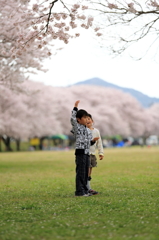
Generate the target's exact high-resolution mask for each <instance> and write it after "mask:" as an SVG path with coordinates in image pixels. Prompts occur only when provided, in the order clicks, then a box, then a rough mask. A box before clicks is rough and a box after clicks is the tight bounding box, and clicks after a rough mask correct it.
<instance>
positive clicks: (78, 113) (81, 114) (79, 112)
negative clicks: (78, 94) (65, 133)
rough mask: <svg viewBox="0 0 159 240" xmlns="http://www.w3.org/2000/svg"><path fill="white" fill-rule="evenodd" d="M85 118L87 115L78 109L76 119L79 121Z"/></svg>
mask: <svg viewBox="0 0 159 240" xmlns="http://www.w3.org/2000/svg"><path fill="white" fill-rule="evenodd" d="M87 116H88V113H87V112H86V111H85V110H83V109H80V110H78V111H77V114H76V118H79V119H81V118H82V117H87Z"/></svg>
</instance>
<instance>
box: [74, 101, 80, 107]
mask: <svg viewBox="0 0 159 240" xmlns="http://www.w3.org/2000/svg"><path fill="white" fill-rule="evenodd" d="M79 102H80V100H78V101H76V102H75V107H76V108H78V104H79Z"/></svg>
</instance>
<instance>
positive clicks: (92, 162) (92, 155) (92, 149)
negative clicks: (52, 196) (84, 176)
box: [86, 114, 104, 195]
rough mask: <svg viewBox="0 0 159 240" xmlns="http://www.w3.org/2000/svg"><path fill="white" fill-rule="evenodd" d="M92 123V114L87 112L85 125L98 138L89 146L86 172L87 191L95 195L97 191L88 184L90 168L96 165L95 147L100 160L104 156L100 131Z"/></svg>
mask: <svg viewBox="0 0 159 240" xmlns="http://www.w3.org/2000/svg"><path fill="white" fill-rule="evenodd" d="M93 123H94V122H93V118H92V115H91V114H88V117H87V125H86V126H87V127H88V128H89V129H90V130H91V132H92V136H93V138H98V140H97V141H96V143H95V144H94V145H92V146H90V166H89V172H88V181H87V188H88V192H89V193H91V194H93V195H96V194H98V192H97V191H94V190H93V189H91V185H90V181H91V179H92V177H91V174H92V168H94V167H97V158H96V148H97V149H98V155H99V159H100V160H102V159H103V158H104V151H103V144H102V140H101V136H100V132H99V130H98V129H97V128H94V126H93Z"/></svg>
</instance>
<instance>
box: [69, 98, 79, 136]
mask: <svg viewBox="0 0 159 240" xmlns="http://www.w3.org/2000/svg"><path fill="white" fill-rule="evenodd" d="M79 102H80V100H78V101H76V102H75V104H74V108H73V110H72V115H71V124H72V126H73V132H74V133H76V131H77V126H78V123H77V119H76V114H77V111H78V104H79Z"/></svg>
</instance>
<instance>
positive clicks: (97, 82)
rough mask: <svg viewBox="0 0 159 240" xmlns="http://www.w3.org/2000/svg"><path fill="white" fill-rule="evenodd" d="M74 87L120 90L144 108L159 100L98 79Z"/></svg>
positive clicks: (82, 82) (78, 83) (79, 83)
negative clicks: (98, 87)
mask: <svg viewBox="0 0 159 240" xmlns="http://www.w3.org/2000/svg"><path fill="white" fill-rule="evenodd" d="M74 85H97V86H102V87H109V88H115V89H120V90H122V91H123V92H126V93H129V94H131V95H132V96H133V97H135V98H136V99H137V100H138V101H139V102H140V103H141V105H142V106H143V107H144V108H148V107H150V106H151V105H152V104H154V103H159V98H153V97H149V96H147V95H145V94H143V93H142V92H139V91H137V90H134V89H131V88H124V87H120V86H118V85H115V84H112V83H109V82H106V81H104V80H102V79H100V78H91V79H88V80H85V81H81V82H77V83H75V84H74Z"/></svg>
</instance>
